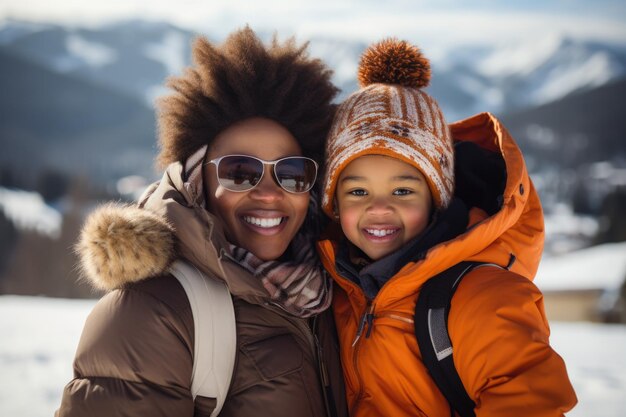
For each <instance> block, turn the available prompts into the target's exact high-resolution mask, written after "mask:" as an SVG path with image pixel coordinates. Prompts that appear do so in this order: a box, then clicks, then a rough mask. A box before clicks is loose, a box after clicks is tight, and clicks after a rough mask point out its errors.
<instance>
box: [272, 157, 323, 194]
mask: <svg viewBox="0 0 626 417" xmlns="http://www.w3.org/2000/svg"><path fill="white" fill-rule="evenodd" d="M274 173H275V176H276V181H277V182H278V183H279V184H280V186H281V187H283V189H285V190H286V191H289V192H291V193H304V192H307V191H309V190H310V189H311V187H313V184H314V183H315V178H316V177H317V167H316V166H315V163H314V162H313V161H312V160H310V159H307V158H298V157H295V158H285V159H283V160H280V161H278V162H277V163H276V165H275V166H274Z"/></svg>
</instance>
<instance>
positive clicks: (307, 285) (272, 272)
mask: <svg viewBox="0 0 626 417" xmlns="http://www.w3.org/2000/svg"><path fill="white" fill-rule="evenodd" d="M205 153H206V147H202V148H200V149H199V150H198V151H196V152H195V153H194V154H193V155H192V156H191V157H190V158H188V159H187V161H186V164H185V176H186V178H187V181H188V183H190V185H191V186H192V187H193V188H194V189H195V192H196V195H201V196H202V195H203V191H204V190H203V184H202V182H203V181H202V171H201V164H202V161H203V159H204V154H205ZM201 199H202V200H204V196H202V197H201ZM319 215H320V211H319V208H318V204H317V196H316V194H315V192H313V191H311V197H310V199H309V207H308V210H307V215H306V218H305V220H304V224H303V225H302V227H301V228H300V230H299V231H298V233H297V234H296V235H295V237H294V238H293V240H292V241H291V243H290V245H289V248H288V249H287V250H288V253H287V255H290V256H289V260H286V261H285V260H282V259H277V260H272V261H263V260H261V259H259V258H257V257H256V256H255V255H254V254H252V253H251V252H249V251H247V250H246V249H243V248H240V247H237V246H235V245H232V244H231V245H230V250H231V253H230V255H229V256H230V258H231V259H233V260H234V261H235V262H237V263H238V264H239V265H241V266H242V267H243V268H244V269H246V270H247V271H248V272H250V273H251V274H252V275H253V276H254V277H255V278H257V279H260V280H261V282H262V283H263V287H264V288H265V290H266V291H267V292H268V294H269V296H270V299H271V300H272V303H273V304H275V305H276V306H278V307H280V308H282V309H283V310H285V311H286V312H288V313H290V314H292V315H294V316H297V317H303V318H305V317H311V316H314V315H317V314H319V313H321V312H322V311H324V310H326V309H327V308H328V307H329V306H330V303H331V300H332V281H331V279H330V278H329V277H328V275H327V274H326V271H324V269H323V267H322V265H321V262H320V261H319V258H318V256H317V251H316V250H315V245H314V242H315V240H316V238H317V237H318V236H319V232H320V225H319V217H318V216H319Z"/></svg>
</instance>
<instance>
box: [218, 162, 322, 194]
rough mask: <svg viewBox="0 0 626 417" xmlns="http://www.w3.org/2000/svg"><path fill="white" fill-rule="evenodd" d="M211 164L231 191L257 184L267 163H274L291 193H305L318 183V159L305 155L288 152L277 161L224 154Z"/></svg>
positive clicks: (277, 176) (280, 182) (276, 177)
mask: <svg viewBox="0 0 626 417" xmlns="http://www.w3.org/2000/svg"><path fill="white" fill-rule="evenodd" d="M207 163H208V164H214V165H215V167H216V172H217V182H219V184H220V185H221V186H222V187H224V188H226V189H227V190H228V191H234V192H243V191H250V190H251V189H253V188H254V187H256V186H257V184H258V183H259V182H261V179H262V178H263V174H264V173H265V165H271V166H272V176H273V177H274V181H276V183H277V184H278V185H279V186H280V188H282V189H283V190H285V191H287V192H289V193H306V192H307V191H309V190H310V189H311V188H313V184H315V179H316V178H317V162H315V161H314V160H312V159H311V158H306V157H304V156H288V157H286V158H281V159H277V160H275V161H264V160H263V159H259V158H256V157H254V156H248V155H224V156H220V157H219V158H215V159H213V160H211V161H209V162H207Z"/></svg>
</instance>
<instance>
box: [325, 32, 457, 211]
mask: <svg viewBox="0 0 626 417" xmlns="http://www.w3.org/2000/svg"><path fill="white" fill-rule="evenodd" d="M358 80H359V84H360V86H361V89H360V90H358V91H356V92H355V93H353V94H352V95H350V97H348V98H347V99H346V100H345V101H344V102H343V103H342V104H341V105H340V106H339V109H338V110H337V113H336V115H335V119H334V121H333V124H332V126H331V129H330V133H329V135H328V139H327V143H326V164H327V168H326V176H325V179H324V187H323V198H322V209H323V210H324V212H325V213H326V214H327V215H328V216H331V217H332V216H333V214H334V208H333V204H334V196H335V190H336V187H337V180H338V179H339V176H340V175H341V172H342V171H343V169H344V168H345V167H346V166H348V164H349V163H350V162H352V161H353V160H354V159H356V158H358V157H360V156H364V155H386V156H390V157H393V158H396V159H399V160H401V161H403V162H406V163H408V164H410V165H412V166H414V167H415V168H417V169H418V170H419V171H420V172H421V173H422V174H423V175H424V177H425V178H426V180H427V182H428V186H429V188H430V192H431V194H432V197H433V202H434V206H435V207H436V208H437V209H441V208H445V207H447V205H448V204H449V203H450V200H451V198H452V194H453V189H454V154H453V147H452V139H451V136H450V131H449V129H448V125H447V123H446V121H445V119H444V117H443V114H442V113H441V110H440V109H439V105H438V104H437V102H436V101H435V100H434V99H433V98H432V97H430V96H429V95H428V94H426V93H425V92H424V91H422V88H423V87H426V86H428V83H429V81H430V63H429V61H428V60H427V59H426V58H425V57H424V56H423V55H422V53H421V51H420V50H419V49H418V48H417V47H415V46H413V45H411V44H409V43H407V42H405V41H399V40H396V39H387V40H383V41H382V42H380V43H378V44H375V45H372V46H370V47H369V48H368V49H367V50H366V51H365V52H364V53H363V55H362V56H361V62H360V63H359V72H358Z"/></svg>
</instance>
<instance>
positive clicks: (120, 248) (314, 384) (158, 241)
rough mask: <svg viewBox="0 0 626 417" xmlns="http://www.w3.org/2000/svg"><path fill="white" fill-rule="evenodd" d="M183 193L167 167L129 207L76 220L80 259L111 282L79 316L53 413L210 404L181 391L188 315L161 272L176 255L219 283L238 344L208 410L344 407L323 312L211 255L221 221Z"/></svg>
mask: <svg viewBox="0 0 626 417" xmlns="http://www.w3.org/2000/svg"><path fill="white" fill-rule="evenodd" d="M193 201H195V196H194V195H193V194H192V191H190V190H189V189H187V188H186V187H185V186H184V185H183V183H182V180H181V166H180V165H179V164H173V165H171V166H170V167H169V168H168V170H167V171H166V172H165V175H164V176H163V179H162V180H161V182H160V184H159V185H158V187H156V189H154V190H152V192H151V194H150V195H149V197H148V198H147V199H146V200H144V201H143V202H142V204H140V208H136V207H119V206H118V207H116V206H105V207H104V208H101V209H99V210H98V211H97V212H96V213H95V214H93V215H92V216H91V217H90V219H89V220H88V221H87V224H86V225H85V229H84V231H83V237H82V239H81V242H82V243H81V247H80V248H79V249H80V252H81V258H82V265H83V268H84V269H85V272H86V274H87V275H88V276H89V277H90V278H91V279H92V280H94V284H95V285H97V286H99V287H101V288H104V289H113V290H112V291H111V292H109V293H108V294H107V295H106V296H104V297H103V298H102V299H101V300H100V301H99V302H98V304H97V305H96V307H95V308H94V310H93V311H92V313H91V314H90V316H89V318H88V319H87V322H86V324H85V328H84V331H83V335H82V337H81V340H80V343H79V346H78V350H77V352H76V358H75V362H74V379H73V380H72V381H71V382H70V383H69V384H68V385H67V386H66V387H65V390H64V392H63V400H62V403H61V407H60V409H59V410H58V412H57V416H59V417H66V416H90V417H97V416H107V417H113V416H150V417H156V416H176V417H178V416H181V417H182V416H190V417H191V416H208V415H209V414H210V413H211V411H212V410H213V408H214V406H215V400H214V399H212V398H204V397H198V398H196V402H195V409H194V402H193V400H192V397H191V392H190V385H191V370H192V366H193V346H194V324H193V317H192V313H191V309H190V305H189V302H188V300H187V296H186V295H185V292H184V290H183V288H182V287H181V286H180V284H179V283H178V281H177V280H176V278H174V277H173V276H171V275H170V274H168V273H167V267H168V265H169V264H170V263H171V261H172V260H173V259H174V258H176V257H182V258H185V259H187V260H188V261H190V262H192V263H193V264H194V265H195V266H197V267H198V268H199V269H201V270H202V271H203V272H204V273H205V274H207V275H210V276H213V277H216V278H218V279H222V280H224V281H225V282H226V284H227V285H228V287H229V289H230V291H231V294H232V295H233V302H234V307H235V315H236V319H237V348H238V351H237V357H236V363H235V370H234V373H233V379H232V382H231V386H230V389H229V391H228V396H227V398H226V402H225V404H224V407H223V409H222V412H221V413H220V416H252V415H254V416H272V417H280V416H298V417H300V416H302V417H304V416H311V417H317V416H326V415H339V416H345V415H346V413H345V410H346V405H345V395H344V393H343V380H342V374H341V366H340V364H339V359H338V352H337V344H336V341H335V339H336V338H335V337H334V326H333V324H332V318H331V314H329V312H326V313H324V314H322V315H320V316H318V317H317V318H316V319H313V320H307V319H300V318H296V317H294V316H291V315H288V314H287V313H284V312H283V311H282V310H281V309H280V308H278V307H275V306H273V305H269V303H268V301H269V300H268V296H267V293H266V291H265V290H264V289H263V287H262V284H261V282H260V281H259V280H258V279H255V278H253V277H252V276H251V275H250V274H249V273H248V272H246V271H245V270H244V269H243V268H242V267H240V266H239V265H238V264H236V263H234V262H233V261H231V260H230V259H229V258H227V257H224V256H223V254H224V253H225V249H224V248H225V245H226V244H227V242H226V241H225V240H224V238H223V233H222V231H221V226H220V225H219V224H218V223H217V222H216V220H215V218H214V217H213V216H211V214H210V213H208V212H207V211H206V210H204V209H202V208H201V207H199V206H197V205H195V204H193V203H192V202H193ZM164 219H167V222H166V221H165V220H164ZM174 230H175V232H174ZM174 235H175V240H176V245H175V249H174V246H173V245H172V243H173V242H174V238H173V236H174ZM148 278H149V279H148ZM114 288H115V289H114ZM311 325H312V327H314V328H315V329H316V331H315V334H314V332H312V330H311ZM315 339H319V345H320V346H322V347H323V349H321V350H320V351H319V352H320V353H319V354H318V349H317V346H316V340H315ZM320 366H322V367H324V368H320ZM320 369H324V371H327V373H326V372H324V371H322V372H320ZM322 375H323V377H322ZM330 382H332V384H330ZM325 383H326V385H330V386H331V388H328V391H326V389H325V387H324V385H325ZM330 390H332V393H333V395H332V398H333V399H334V402H336V410H337V411H336V410H334V408H335V406H333V404H332V402H333V399H331V396H327V395H326V393H327V392H330ZM331 408H332V409H333V410H332V411H330V409H331ZM335 412H336V413H337V414H334V413H335Z"/></svg>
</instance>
